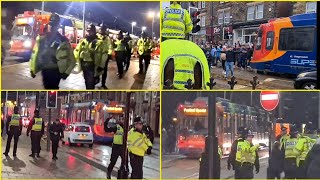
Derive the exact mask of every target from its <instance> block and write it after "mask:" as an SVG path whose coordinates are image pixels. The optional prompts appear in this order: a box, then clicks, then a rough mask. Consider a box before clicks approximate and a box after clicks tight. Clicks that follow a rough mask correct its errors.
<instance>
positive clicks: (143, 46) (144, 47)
mask: <svg viewBox="0 0 320 180" xmlns="http://www.w3.org/2000/svg"><path fill="white" fill-rule="evenodd" d="M137 45H138V53H139V55H150V54H151V50H152V42H151V40H148V39H143V38H140V39H139V40H138V43H137Z"/></svg>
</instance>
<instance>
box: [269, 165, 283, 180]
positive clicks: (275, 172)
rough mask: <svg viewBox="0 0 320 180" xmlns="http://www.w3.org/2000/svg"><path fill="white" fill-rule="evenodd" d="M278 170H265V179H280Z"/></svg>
mask: <svg viewBox="0 0 320 180" xmlns="http://www.w3.org/2000/svg"><path fill="white" fill-rule="evenodd" d="M280 173H281V172H280V170H278V169H271V168H269V167H268V168H267V179H276V178H277V179H280Z"/></svg>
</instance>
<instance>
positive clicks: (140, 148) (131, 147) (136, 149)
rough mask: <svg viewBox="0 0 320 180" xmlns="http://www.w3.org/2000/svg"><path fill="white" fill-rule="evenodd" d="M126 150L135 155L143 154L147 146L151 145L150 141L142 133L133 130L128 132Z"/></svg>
mask: <svg viewBox="0 0 320 180" xmlns="http://www.w3.org/2000/svg"><path fill="white" fill-rule="evenodd" d="M127 145H128V151H129V152H130V153H132V154H134V155H137V156H144V155H145V152H146V151H147V150H148V148H149V147H152V143H151V141H150V140H149V139H148V138H147V136H146V135H145V134H144V133H140V132H137V131H135V130H133V131H131V130H130V131H129V132H128V140H127Z"/></svg>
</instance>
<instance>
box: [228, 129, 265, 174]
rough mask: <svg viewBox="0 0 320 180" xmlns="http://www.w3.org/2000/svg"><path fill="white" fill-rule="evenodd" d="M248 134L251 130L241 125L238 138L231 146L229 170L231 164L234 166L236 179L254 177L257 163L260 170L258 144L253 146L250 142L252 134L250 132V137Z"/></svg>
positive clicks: (257, 168)
mask: <svg viewBox="0 0 320 180" xmlns="http://www.w3.org/2000/svg"><path fill="white" fill-rule="evenodd" d="M248 135H249V130H248V129H247V128H245V127H239V128H238V139H236V140H235V141H234V142H233V143H232V146H231V152H230V155H229V158H228V170H230V169H231V166H232V167H233V170H234V171H235V175H234V177H235V179H241V178H245V179H246V178H247V179H250V178H253V164H255V165H256V171H259V167H258V165H257V163H255V162H256V159H257V158H256V157H257V154H256V150H257V148H258V146H253V145H252V143H250V138H252V135H251V134H250V136H249V138H248ZM247 138H248V139H247ZM248 140H249V141H248ZM250 157H251V158H250ZM251 170H252V173H251Z"/></svg>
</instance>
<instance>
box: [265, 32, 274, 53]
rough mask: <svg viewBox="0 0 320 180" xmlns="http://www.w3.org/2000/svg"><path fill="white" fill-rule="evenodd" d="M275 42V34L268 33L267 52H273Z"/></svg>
mask: <svg viewBox="0 0 320 180" xmlns="http://www.w3.org/2000/svg"><path fill="white" fill-rule="evenodd" d="M273 41H274V32H272V31H269V32H267V42H266V43H267V44H266V49H267V50H272V49H273Z"/></svg>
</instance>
